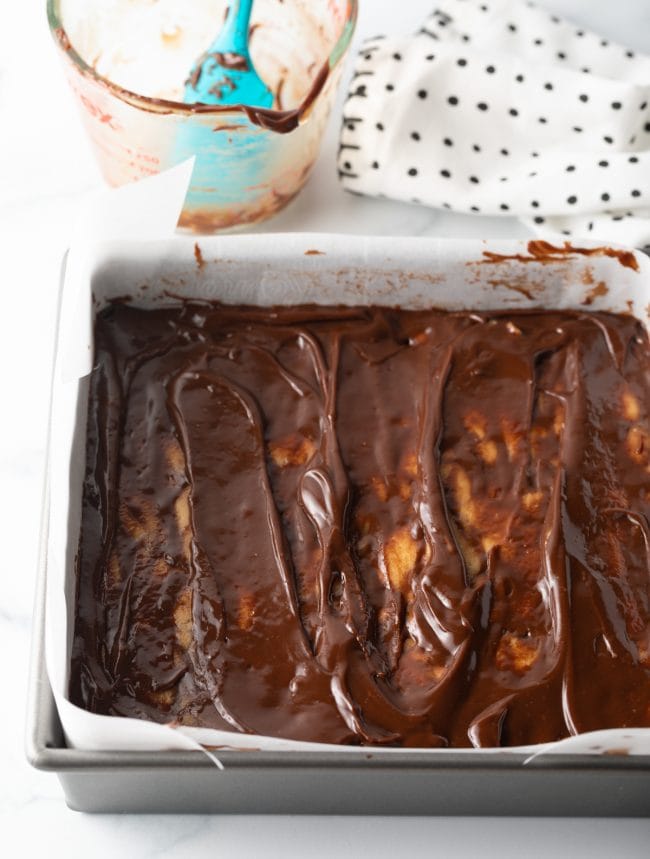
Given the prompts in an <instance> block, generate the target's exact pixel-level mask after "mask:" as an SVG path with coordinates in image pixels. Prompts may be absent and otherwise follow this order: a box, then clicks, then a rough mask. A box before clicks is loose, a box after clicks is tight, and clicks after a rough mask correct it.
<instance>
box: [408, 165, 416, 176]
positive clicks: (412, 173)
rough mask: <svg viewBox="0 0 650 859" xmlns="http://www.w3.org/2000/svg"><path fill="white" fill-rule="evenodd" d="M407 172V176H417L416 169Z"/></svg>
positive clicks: (412, 168)
mask: <svg viewBox="0 0 650 859" xmlns="http://www.w3.org/2000/svg"><path fill="white" fill-rule="evenodd" d="M408 172H409V176H417V175H418V171H417V168H416V167H411V168H410V169H409V171H408Z"/></svg>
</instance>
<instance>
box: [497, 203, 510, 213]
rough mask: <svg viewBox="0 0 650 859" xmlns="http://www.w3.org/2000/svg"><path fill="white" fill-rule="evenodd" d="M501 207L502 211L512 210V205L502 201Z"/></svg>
mask: <svg viewBox="0 0 650 859" xmlns="http://www.w3.org/2000/svg"><path fill="white" fill-rule="evenodd" d="M499 208H500V209H501V211H502V212H509V211H510V206H509V205H508V204H507V203H501V205H500V206H499Z"/></svg>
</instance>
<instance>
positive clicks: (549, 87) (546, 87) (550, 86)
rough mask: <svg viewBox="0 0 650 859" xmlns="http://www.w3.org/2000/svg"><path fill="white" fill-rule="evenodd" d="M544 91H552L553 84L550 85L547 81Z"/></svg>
mask: <svg viewBox="0 0 650 859" xmlns="http://www.w3.org/2000/svg"><path fill="white" fill-rule="evenodd" d="M544 89H548V90H552V89H553V84H552V83H551V82H550V81H549V82H548V83H545V84H544Z"/></svg>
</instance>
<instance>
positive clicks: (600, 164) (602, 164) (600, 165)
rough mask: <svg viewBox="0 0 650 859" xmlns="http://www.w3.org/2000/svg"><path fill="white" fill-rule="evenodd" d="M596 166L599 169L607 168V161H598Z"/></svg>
mask: <svg viewBox="0 0 650 859" xmlns="http://www.w3.org/2000/svg"><path fill="white" fill-rule="evenodd" d="M598 166H599V167H609V161H599V162H598Z"/></svg>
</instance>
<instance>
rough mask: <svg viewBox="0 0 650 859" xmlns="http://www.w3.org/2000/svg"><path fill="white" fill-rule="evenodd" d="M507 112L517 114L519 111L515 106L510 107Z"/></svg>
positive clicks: (511, 114) (512, 114)
mask: <svg viewBox="0 0 650 859" xmlns="http://www.w3.org/2000/svg"><path fill="white" fill-rule="evenodd" d="M508 113H509V114H510V116H519V111H518V110H517V108H516V107H511V108H510V110H509V111H508Z"/></svg>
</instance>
